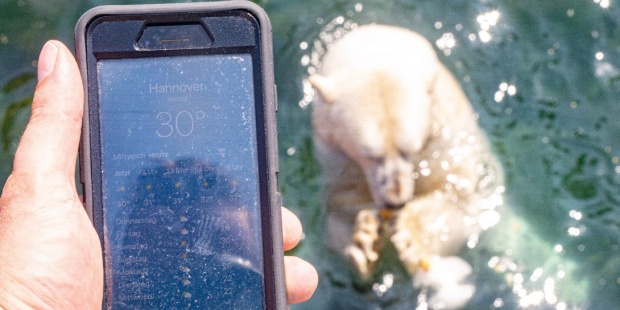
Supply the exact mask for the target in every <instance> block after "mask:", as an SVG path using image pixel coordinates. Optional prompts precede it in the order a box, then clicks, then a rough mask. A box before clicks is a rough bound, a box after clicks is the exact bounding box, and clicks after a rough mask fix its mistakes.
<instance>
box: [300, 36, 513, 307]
mask: <svg viewBox="0 0 620 310" xmlns="http://www.w3.org/2000/svg"><path fill="white" fill-rule="evenodd" d="M309 81H310V83H311V84H312V85H313V87H314V88H315V90H316V94H317V95H316V96H315V100H314V107H313V115H312V122H313V128H314V141H315V146H316V155H317V158H318V159H319V161H320V162H321V165H322V168H323V169H322V171H323V178H324V192H325V197H326V205H327V233H328V235H329V236H328V239H329V241H328V242H329V245H330V246H331V248H333V249H335V250H337V251H339V252H341V253H343V254H344V255H345V256H346V257H348V258H349V259H350V260H351V261H352V263H353V265H354V267H355V268H356V269H357V270H358V271H359V273H360V274H361V275H362V276H364V277H368V276H369V275H370V274H372V271H373V267H374V264H375V262H376V261H377V259H378V253H379V250H380V248H381V247H382V246H383V244H382V243H383V242H382V240H385V239H386V238H382V236H387V238H389V240H390V241H391V242H392V243H393V244H394V246H395V248H396V250H397V252H398V254H399V257H400V259H401V261H402V262H403V264H404V265H405V266H406V267H407V269H408V270H409V271H410V272H411V273H412V274H416V272H418V271H419V270H420V269H422V271H423V272H430V271H432V270H437V268H439V266H442V264H439V265H438V266H435V267H433V266H432V265H431V266H430V268H429V266H428V263H430V264H432V261H437V259H436V257H442V258H443V260H441V261H443V262H445V263H447V265H446V264H443V265H446V266H448V265H450V264H451V262H455V261H458V259H457V258H455V260H450V259H447V257H449V256H451V255H455V254H456V253H457V252H458V251H459V249H461V248H462V246H463V245H464V244H465V243H466V241H467V240H468V238H471V237H472V236H477V234H478V233H479V232H480V231H481V225H482V226H492V224H493V223H491V224H489V223H479V221H478V220H479V218H480V217H479V216H480V214H481V213H483V212H493V209H494V207H495V206H496V203H495V201H492V200H493V199H496V198H493V195H494V193H497V192H498V190H497V189H498V188H501V171H500V170H499V168H498V167H497V166H496V162H495V160H494V158H493V156H492V155H491V154H490V152H489V148H488V145H487V141H486V139H485V137H484V135H483V134H482V133H481V131H480V129H479V127H478V124H477V122H476V114H474V112H473V110H472V108H471V105H470V103H469V101H468V100H467V98H466V96H465V94H464V93H463V91H462V90H461V88H460V87H459V85H458V83H457V82H456V80H455V79H454V77H453V76H452V75H451V74H450V72H449V71H448V70H447V69H446V68H445V67H444V66H443V65H442V64H441V63H440V61H439V59H438V58H437V56H436V54H435V51H434V49H433V47H432V45H431V44H430V43H429V42H428V41H427V40H426V39H424V38H423V37H422V36H420V35H418V34H417V33H415V32H412V31H410V30H406V29H402V28H397V27H392V26H381V25H368V26H361V27H359V28H357V29H356V30H353V31H351V32H349V33H347V34H346V35H345V36H344V37H343V38H342V39H340V40H338V41H337V42H336V43H334V44H333V45H332V46H331V47H329V48H328V52H327V53H326V54H325V56H324V57H323V59H322V67H321V68H320V72H319V73H317V74H314V75H312V76H311V77H310V78H309ZM400 207H402V208H400ZM396 208H400V209H399V210H398V211H395V212H391V211H389V212H388V211H386V210H394V209H396ZM392 214H393V215H394V216H393V217H392V216H391V215H392ZM483 228H486V227H483ZM446 259H447V260H446ZM461 261H462V260H461ZM462 263H464V264H465V265H467V264H466V263H465V262H464V261H462ZM421 266H424V267H423V268H420V267H421ZM454 266H457V268H458V266H463V264H460V262H459V263H458V264H456V265H454ZM444 267H445V266H444ZM470 271H471V268H469V269H467V270H465V272H466V273H467V274H469V272H470ZM418 275H421V274H418ZM465 277H466V275H465V276H462V277H460V278H459V281H455V280H449V281H448V282H450V284H449V285H448V286H447V287H449V288H450V289H455V287H456V286H457V285H459V284H458V283H460V280H462V279H463V278H465ZM433 279H434V280H433V281H431V282H432V285H431V286H432V287H433V288H434V289H435V290H437V291H440V287H441V285H439V284H438V283H439V282H438V280H437V279H436V278H433ZM422 282H424V281H422ZM465 288H468V289H469V288H470V287H469V286H467V287H465ZM472 294H473V292H472ZM469 295H471V294H469ZM436 296H443V295H441V293H440V292H438V293H437V294H436ZM467 299H468V298H467ZM466 301H467V300H465V301H464V302H466ZM464 302H461V303H460V304H461V305H462V304H463V303H464ZM444 304H449V305H452V306H454V305H453V304H454V303H449V302H447V301H445V302H444ZM456 307H458V305H457V306H456Z"/></svg>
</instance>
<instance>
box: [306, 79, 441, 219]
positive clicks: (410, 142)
mask: <svg viewBox="0 0 620 310" xmlns="http://www.w3.org/2000/svg"><path fill="white" fill-rule="evenodd" d="M352 77H354V78H352ZM309 81H310V83H311V84H312V85H313V87H314V88H315V90H316V91H317V93H318V95H319V96H318V97H317V100H315V105H314V110H313V113H314V115H313V125H314V131H315V135H316V138H318V139H320V140H321V141H322V143H324V144H326V145H328V146H330V147H331V148H336V149H338V150H340V151H342V152H343V153H345V154H346V155H347V156H348V157H349V158H351V159H352V160H353V161H354V162H355V163H357V164H358V165H359V167H360V168H361V170H362V171H363V172H364V174H365V177H366V180H367V184H368V187H369V190H370V192H371V195H372V197H373V199H374V202H375V205H376V206H377V207H378V208H387V209H395V208H400V207H402V206H403V205H404V203H406V202H407V201H409V200H411V199H412V198H413V194H414V172H415V163H416V161H417V160H416V157H417V155H418V154H419V152H420V150H421V149H422V148H423V147H424V145H425V142H426V141H427V138H428V136H429V132H430V123H431V111H430V110H431V96H430V95H429V90H428V87H427V85H428V83H427V82H425V79H424V78H423V77H422V76H419V75H416V74H415V73H411V72H408V74H402V73H399V72H398V71H395V70H391V71H388V70H376V69H375V70H363V69H360V72H343V73H342V74H332V75H329V76H324V75H319V74H315V75H312V76H311V77H310V78H309Z"/></svg>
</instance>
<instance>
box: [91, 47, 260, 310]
mask: <svg viewBox="0 0 620 310" xmlns="http://www.w3.org/2000/svg"><path fill="white" fill-rule="evenodd" d="M97 70H98V75H99V100H100V107H99V115H100V123H101V124H102V125H101V128H100V135H101V136H100V139H101V150H102V177H103V178H102V181H103V182H102V183H103V205H104V210H103V218H104V228H105V239H104V246H105V253H106V257H105V264H106V269H107V278H106V283H107V288H108V291H107V292H106V296H105V298H106V300H107V304H108V305H110V306H111V308H114V309H188V308H197V309H262V308H263V307H264V305H263V294H264V285H263V283H264V281H263V256H262V254H261V253H262V239H261V235H262V234H261V223H260V218H261V216H260V205H259V184H258V158H257V151H256V150H257V145H256V144H257V139H256V122H255V106H254V104H255V102H254V98H255V97H254V88H253V77H252V58H251V56H250V55H249V54H234V55H216V56H182V57H180V56H175V57H158V58H140V59H109V60H101V61H99V62H98V64H97Z"/></svg>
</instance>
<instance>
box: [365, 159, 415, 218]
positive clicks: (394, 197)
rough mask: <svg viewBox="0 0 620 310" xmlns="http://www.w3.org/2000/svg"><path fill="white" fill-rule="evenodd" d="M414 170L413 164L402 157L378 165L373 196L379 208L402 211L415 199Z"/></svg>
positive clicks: (374, 174) (374, 177)
mask: <svg viewBox="0 0 620 310" xmlns="http://www.w3.org/2000/svg"><path fill="white" fill-rule="evenodd" d="M413 169H414V166H413V164H412V163H411V162H409V161H407V160H406V159H405V158H401V157H396V158H386V159H385V160H383V161H382V162H381V163H378V164H377V166H376V168H375V169H374V170H375V173H373V179H374V181H375V182H373V183H375V184H376V185H377V186H374V188H373V196H374V198H375V203H376V205H377V206H378V207H379V208H384V209H392V210H394V209H400V208H402V207H403V206H404V205H405V203H406V202H408V201H410V200H411V199H413V190H414V181H413V177H412V173H413Z"/></svg>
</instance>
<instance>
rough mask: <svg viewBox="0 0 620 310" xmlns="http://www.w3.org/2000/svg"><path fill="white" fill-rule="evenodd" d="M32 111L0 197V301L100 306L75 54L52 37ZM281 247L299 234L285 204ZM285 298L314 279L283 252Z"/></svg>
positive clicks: (294, 299)
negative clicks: (79, 180)
mask: <svg viewBox="0 0 620 310" xmlns="http://www.w3.org/2000/svg"><path fill="white" fill-rule="evenodd" d="M38 76H39V83H38V85H37V87H36V91H35V95H34V100H33V103H32V115H31V117H30V121H29V123H28V126H27V127H26V131H25V132H24V135H23V137H22V139H21V142H20V144H19V147H18V149H17V152H16V154H15V161H14V164H13V172H12V173H11V175H10V176H9V178H8V180H7V182H6V185H5V187H4V190H3V192H2V196H1V197H0V309H23V308H34V309H101V303H102V298H103V263H102V258H101V244H100V242H99V238H98V236H97V233H96V232H95V229H94V228H93V225H92V224H91V222H90V220H89V218H88V216H87V215H86V212H85V211H84V208H83V205H82V202H81V200H80V198H79V197H78V194H77V192H76V186H75V162H76V158H77V151H78V145H79V140H80V130H81V125H82V113H83V98H84V97H83V96H84V94H83V86H82V80H81V78H80V72H79V70H78V67H77V64H76V62H75V59H74V58H73V56H72V55H71V52H69V50H68V49H67V48H66V47H65V46H64V45H63V44H62V43H60V42H58V41H50V42H48V43H47V44H46V45H45V46H44V47H43V50H42V51H41V55H40V57H39V62H38ZM282 217H283V232H284V248H285V249H287V250H288V249H291V248H292V247H294V246H295V245H296V244H297V243H298V242H299V240H300V238H301V224H300V222H299V219H297V217H295V215H293V214H292V213H290V211H288V210H286V209H283V216H282ZM285 273H286V275H285V276H286V284H287V297H288V302H289V303H298V302H302V301H305V300H307V299H308V298H310V296H311V295H312V293H313V292H314V289H315V288H316V285H317V282H318V276H317V273H316V270H315V269H314V267H312V265H310V264H309V263H307V262H305V261H303V260H301V259H299V258H296V257H286V258H285Z"/></svg>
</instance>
